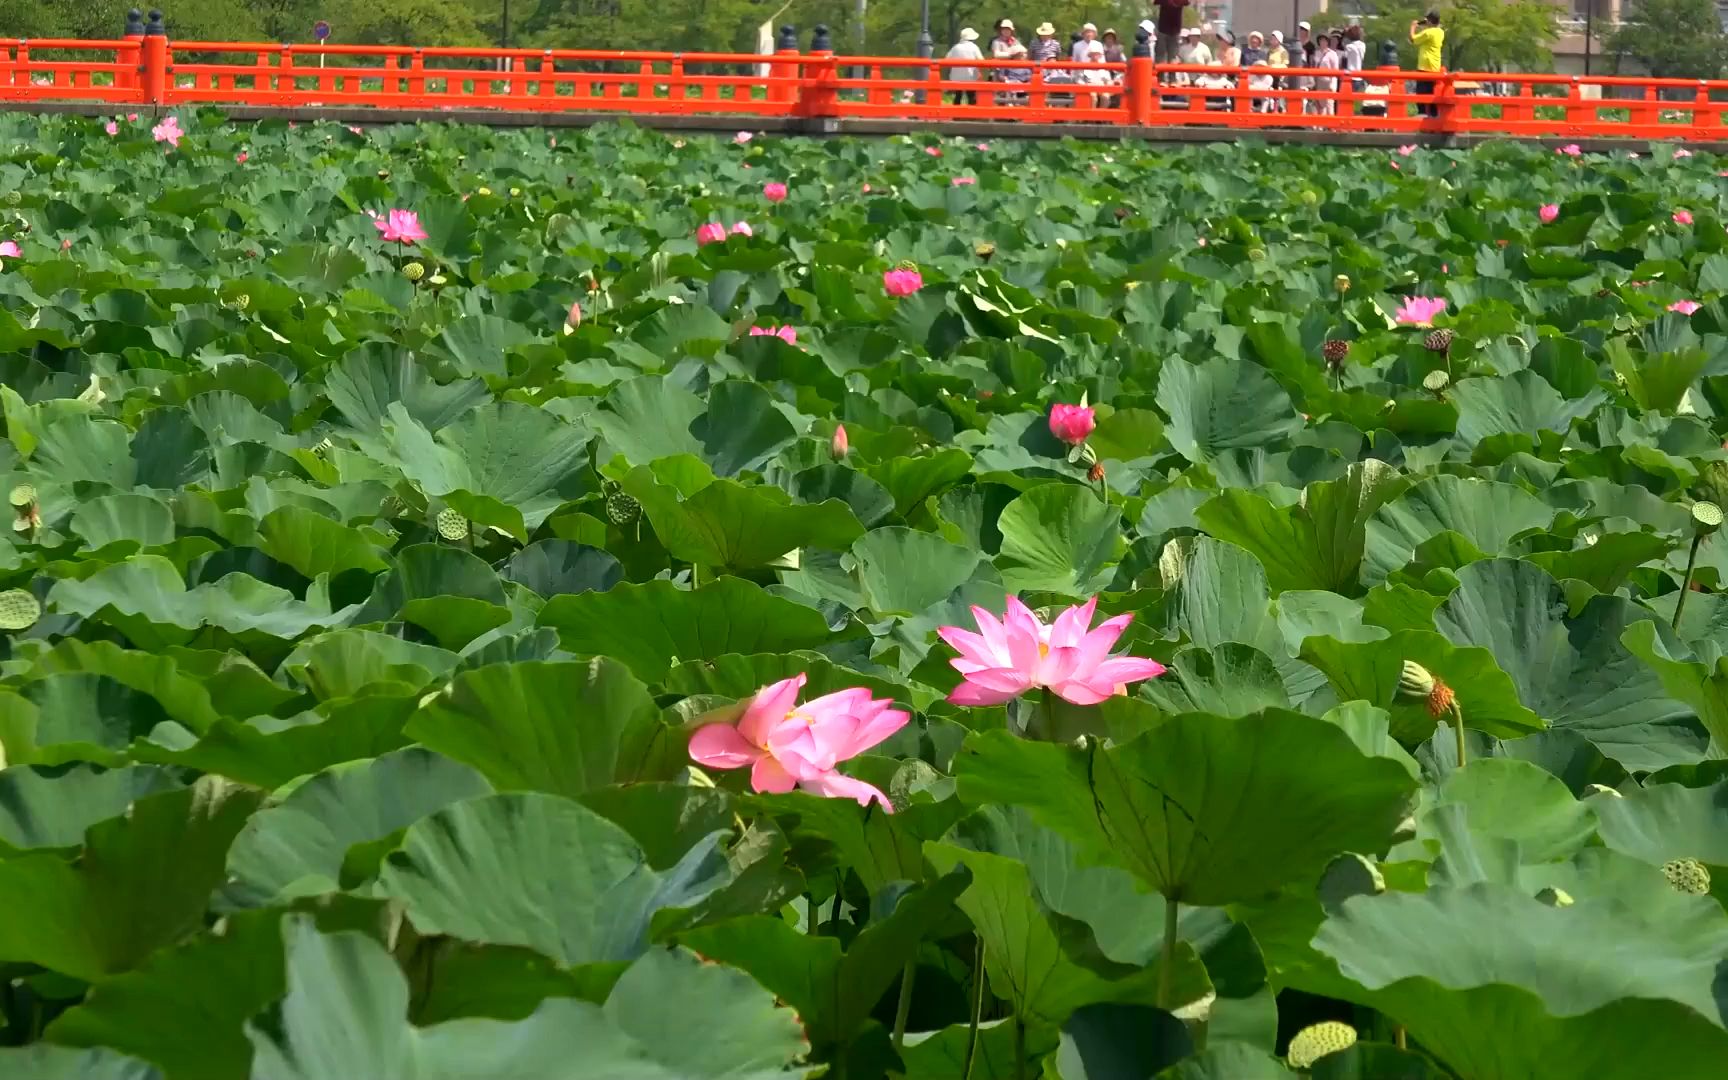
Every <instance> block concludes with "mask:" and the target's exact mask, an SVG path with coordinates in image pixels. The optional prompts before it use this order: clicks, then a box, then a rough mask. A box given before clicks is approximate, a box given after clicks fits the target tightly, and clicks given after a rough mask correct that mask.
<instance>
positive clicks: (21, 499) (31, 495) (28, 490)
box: [11, 484, 36, 508]
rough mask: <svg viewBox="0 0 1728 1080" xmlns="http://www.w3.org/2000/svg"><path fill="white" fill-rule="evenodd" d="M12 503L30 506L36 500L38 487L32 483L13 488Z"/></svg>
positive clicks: (17, 505) (19, 505)
mask: <svg viewBox="0 0 1728 1080" xmlns="http://www.w3.org/2000/svg"><path fill="white" fill-rule="evenodd" d="M11 499H12V505H13V506H16V507H20V508H22V507H26V506H30V505H31V504H33V503H34V502H35V501H36V489H35V487H33V486H31V485H30V484H19V485H18V486H17V487H15V488H13V489H12V495H11Z"/></svg>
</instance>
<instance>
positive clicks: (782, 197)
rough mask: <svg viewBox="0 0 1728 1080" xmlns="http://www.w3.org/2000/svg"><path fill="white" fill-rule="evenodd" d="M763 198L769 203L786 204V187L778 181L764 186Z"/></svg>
mask: <svg viewBox="0 0 1728 1080" xmlns="http://www.w3.org/2000/svg"><path fill="white" fill-rule="evenodd" d="M762 197H763V198H764V199H767V200H768V201H769V202H785V201H786V185H785V184H782V183H780V182H779V181H778V180H776V181H774V182H773V183H771V184H763V185H762Z"/></svg>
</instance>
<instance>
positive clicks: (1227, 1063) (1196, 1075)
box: [1155, 1042, 1296, 1080]
mask: <svg viewBox="0 0 1728 1080" xmlns="http://www.w3.org/2000/svg"><path fill="white" fill-rule="evenodd" d="M1155 1080H1296V1074H1295V1073H1293V1072H1291V1071H1290V1070H1289V1069H1286V1068H1285V1067H1284V1066H1283V1065H1281V1064H1279V1063H1278V1062H1277V1061H1276V1060H1275V1059H1273V1058H1270V1057H1268V1056H1267V1055H1266V1052H1265V1051H1264V1050H1262V1049H1260V1048H1259V1047H1257V1046H1251V1045H1249V1044H1248V1043H1240V1042H1227V1043H1218V1044H1216V1045H1214V1046H1208V1047H1207V1048H1206V1049H1205V1050H1203V1051H1201V1052H1200V1053H1199V1054H1197V1055H1195V1056H1194V1057H1191V1058H1188V1059H1187V1060H1186V1061H1180V1062H1177V1063H1176V1064H1175V1065H1172V1066H1171V1067H1170V1068H1168V1069H1165V1070H1164V1071H1163V1072H1161V1073H1159V1074H1158V1075H1157V1077H1156V1078H1155Z"/></svg>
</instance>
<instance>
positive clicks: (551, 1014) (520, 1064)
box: [248, 916, 807, 1080]
mask: <svg viewBox="0 0 1728 1080" xmlns="http://www.w3.org/2000/svg"><path fill="white" fill-rule="evenodd" d="M283 938H284V940H285V941H286V946H287V986H288V996H287V997H286V998H284V999H283V1000H282V1005H281V1010H280V1014H281V1015H280V1021H279V1023H276V1024H271V1025H265V1024H254V1025H251V1026H250V1027H249V1029H248V1031H249V1035H250V1037H251V1040H252V1045H253V1048H254V1052H255V1060H254V1064H253V1070H252V1077H253V1080H330V1078H331V1077H335V1076H353V1077H379V1078H382V1077H389V1078H390V1080H588V1078H592V1077H596V1076H609V1077H631V1078H637V1077H640V1078H641V1080H768V1078H770V1077H778V1078H784V1077H787V1076H798V1075H804V1074H805V1073H806V1072H807V1070H801V1069H800V1070H790V1071H789V1070H788V1066H789V1065H790V1064H791V1062H792V1061H794V1060H795V1059H797V1058H798V1057H800V1056H801V1055H802V1054H803V1053H804V1052H805V1051H806V1049H807V1044H806V1043H805V1041H804V1038H803V1035H802V1033H801V1032H800V1031H799V1029H798V1022H797V1019H796V1018H795V1017H794V1016H793V1015H792V1013H791V1012H790V1011H789V1010H786V1009H781V1008H778V1007H776V1006H775V1004H774V1002H773V1000H772V998H771V997H770V996H769V995H768V994H767V993H766V992H765V991H763V990H762V989H761V988H760V987H758V986H756V985H755V984H754V983H753V982H751V981H750V979H748V978H747V977H745V976H743V975H740V974H739V973H738V972H736V971H732V970H730V969H728V968H724V967H719V966H717V965H704V964H702V963H701V962H700V961H699V960H697V958H696V957H694V956H691V955H689V954H687V953H682V952H677V953H674V952H653V953H650V954H648V955H647V956H645V957H643V958H642V959H641V960H640V961H638V962H637V963H636V964H634V965H632V967H631V968H630V970H629V971H626V972H625V973H624V975H623V977H622V978H620V979H619V980H618V983H617V985H616V986H614V987H613V988H612V992H611V996H610V997H609V998H608V999H607V1001H606V1004H605V1005H604V1006H597V1005H593V1004H591V1003H589V1002H585V1001H575V1000H571V999H568V998H548V999H547V1000H546V1001H545V1002H544V1003H542V1004H541V1005H540V1007H539V1008H538V1009H536V1010H535V1011H534V1012H533V1013H532V1014H531V1015H529V1016H528V1017H527V1018H525V1019H522V1020H518V1021H500V1020H489V1019H463V1020H451V1021H447V1022H445V1023H442V1024H437V1025H434V1026H432V1027H428V1028H416V1027H413V1026H410V1025H409V1023H408V1020H407V1013H408V1008H409V1004H410V1002H409V987H408V983H407V980H406V979H405V978H404V977H403V976H402V973H401V971H400V970H399V969H398V968H397V966H396V962H395V961H394V960H393V959H391V957H390V954H389V953H387V952H386V951H385V950H384V948H383V947H382V946H380V945H378V944H377V943H376V942H374V941H372V940H371V939H370V938H368V937H366V936H364V935H362V934H358V933H354V932H352V931H346V932H341V933H335V934H328V935H326V934H320V933H319V932H318V931H317V929H316V928H315V927H314V926H313V925H312V922H311V920H310V919H308V918H306V917H304V916H291V917H289V918H287V919H285V920H283Z"/></svg>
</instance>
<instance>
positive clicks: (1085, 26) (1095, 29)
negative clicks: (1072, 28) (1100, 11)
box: [1080, 23, 1098, 34]
mask: <svg viewBox="0 0 1728 1080" xmlns="http://www.w3.org/2000/svg"><path fill="white" fill-rule="evenodd" d="M1088 30H1090V31H1092V32H1093V33H1094V34H1096V33H1097V32H1098V24H1097V23H1081V24H1080V32H1081V33H1082V34H1084V33H1085V32H1086V31H1088Z"/></svg>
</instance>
